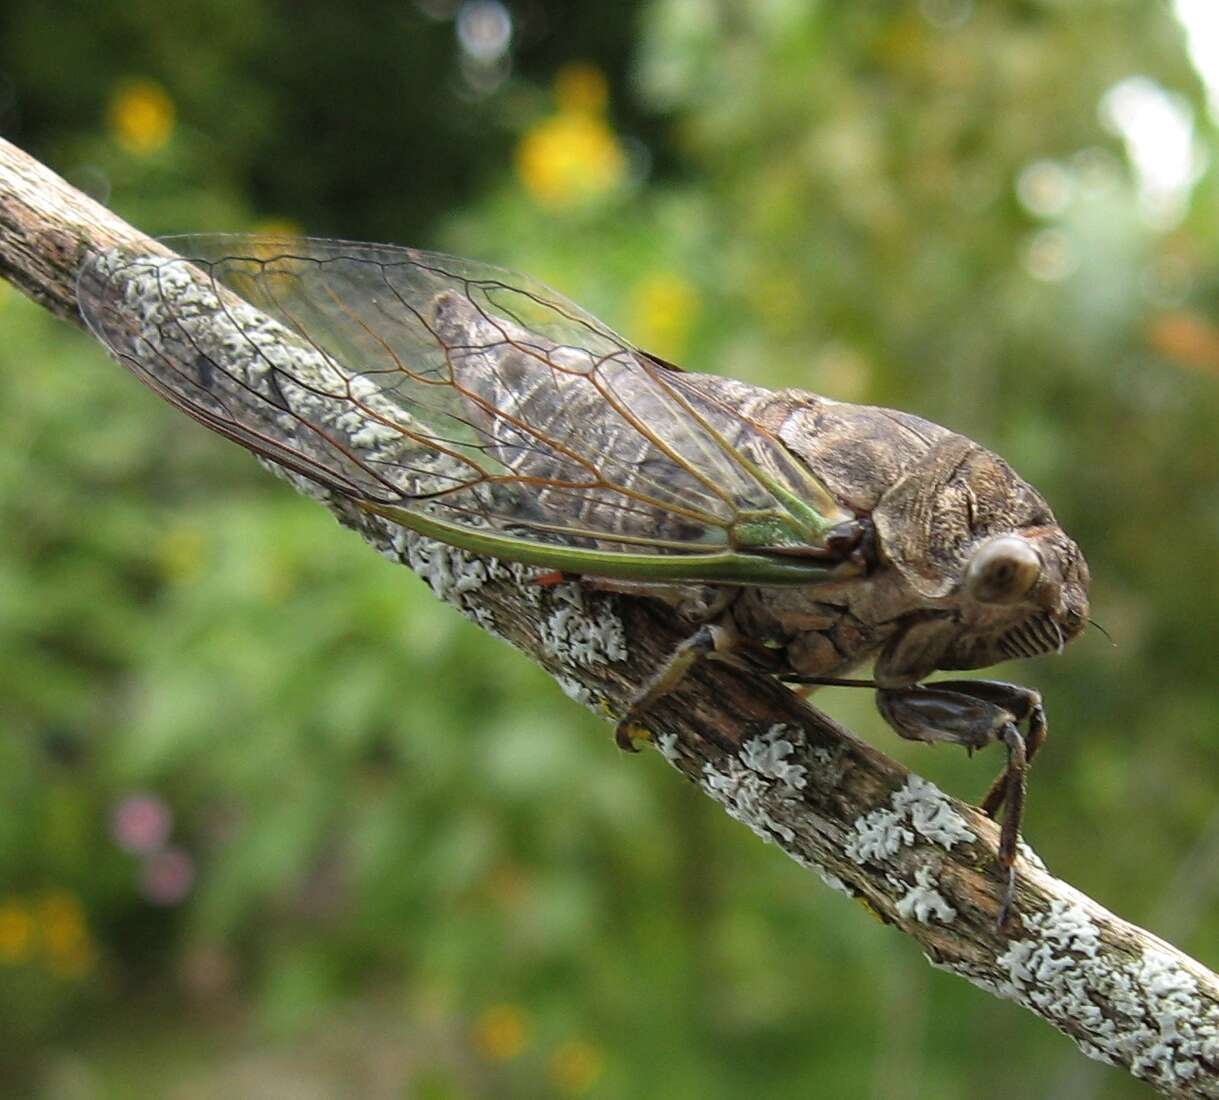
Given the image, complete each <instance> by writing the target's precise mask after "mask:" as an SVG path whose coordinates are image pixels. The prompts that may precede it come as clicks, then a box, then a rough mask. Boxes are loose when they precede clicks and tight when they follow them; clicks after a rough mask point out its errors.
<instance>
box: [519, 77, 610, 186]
mask: <svg viewBox="0 0 1219 1100" xmlns="http://www.w3.org/2000/svg"><path fill="white" fill-rule="evenodd" d="M555 99H556V100H557V102H558V105H559V110H558V113H557V114H554V115H551V116H550V117H549V118H544V119H542V120H541V121H540V122H538V123H537V124H536V125H534V126H533V127H532V128H531V129H530V130H529V131H528V132H527V133H526V134H525V136H524V137H523V138H522V139H521V142H520V144H519V145H518V146H517V150H516V171H517V175H518V176H519V177H520V180H521V183H522V184H523V185H524V187H525V190H526V191H528V192H529V194H530V195H531V196H532V197H533V198H534V200H536V201H537V202H538V203H540V204H541V205H542V206H546V207H550V208H551V209H556V210H561V209H566V208H570V207H575V206H580V205H585V204H588V203H590V202H595V201H596V200H598V199H602V198H604V197H606V196H607V195H609V194H610V193H611V192H612V191H614V190H615V189H616V188H617V187H618V186H619V184H621V183H622V180H623V177H624V176H625V175H626V156H625V154H624V153H623V151H622V146H621V145H620V144H619V143H618V139H617V137H615V135H614V132H613V130H612V129H611V128H610V126H609V124H608V123H607V122H606V120H605V118H604V112H605V106H606V101H607V99H608V91H607V88H606V83H605V77H604V76H602V75H601V73H600V72H599V71H598V70H597V69H595V68H593V67H592V66H591V65H568V66H567V67H566V68H564V69H562V70H561V71H560V73H559V75H558V78H557V79H556V81H555Z"/></svg>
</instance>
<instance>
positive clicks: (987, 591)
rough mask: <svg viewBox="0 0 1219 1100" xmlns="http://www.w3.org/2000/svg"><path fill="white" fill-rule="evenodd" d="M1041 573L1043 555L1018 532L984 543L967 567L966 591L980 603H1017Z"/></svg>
mask: <svg viewBox="0 0 1219 1100" xmlns="http://www.w3.org/2000/svg"><path fill="white" fill-rule="evenodd" d="M1040 576H1041V558H1040V557H1039V556H1038V554H1037V551H1036V550H1034V549H1033V548H1032V547H1031V546H1030V545H1029V544H1028V543H1027V542H1026V541H1025V540H1024V539H1022V538H1020V537H1019V536H1017V535H1000V536H998V537H997V538H993V539H990V540H989V541H988V542H984V543H983V544H982V545H981V546H980V547H978V549H977V550H975V551H974V555H973V557H972V558H970V560H969V565H968V567H967V568H966V570H965V591H966V592H968V593H969V594H970V595H971V596H972V597H973V598H974V599H975V600H977V601H978V602H979V603H1015V602H1016V601H1017V600H1019V599H1021V598H1022V597H1024V596H1025V595H1027V594H1028V592H1029V590H1030V589H1031V588H1032V587H1033V585H1035V584H1036V583H1037V578H1038V577H1040Z"/></svg>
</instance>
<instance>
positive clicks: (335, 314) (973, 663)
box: [79, 237, 1088, 901]
mask: <svg viewBox="0 0 1219 1100" xmlns="http://www.w3.org/2000/svg"><path fill="white" fill-rule="evenodd" d="M169 244H170V246H171V247H172V248H173V249H174V252H170V251H168V249H167V250H166V251H165V252H163V253H154V252H150V251H144V252H142V253H135V252H132V251H131V250H129V249H128V250H112V251H109V252H105V253H102V254H98V255H94V256H92V257H90V259H89V260H88V261H87V263H86V265H85V267H84V269H83V272H82V275H81V278H80V283H79V292H80V303H81V309H82V312H83V313H84V316H85V319H86V321H87V322H88V324H89V326H90V328H91V329H92V330H93V331H94V332H95V333H96V334H97V335H98V336H99V337H100V338H101V339H102V341H103V342H104V343H105V344H106V345H107V346H108V347H109V348H110V350H111V351H112V352H113V353H114V354H115V355H116V356H117V357H118V358H119V359H120V360H121V361H122V362H123V363H125V364H126V365H127V366H129V367H130V368H131V369H132V370H133V371H134V372H135V373H136V374H137V375H138V376H139V377H140V378H141V379H142V380H143V381H144V382H146V383H147V384H148V385H149V386H151V387H152V388H153V389H154V390H155V391H156V392H158V393H159V394H161V395H162V396H163V397H165V398H167V399H168V400H169V401H170V402H172V403H173V404H174V405H176V406H178V407H179V408H180V409H182V410H183V411H185V412H187V413H189V414H190V415H191V416H192V417H194V418H195V419H196V420H198V421H200V422H201V423H202V424H204V425H206V426H207V427H209V428H211V429H213V430H214V431H217V432H219V433H220V434H222V435H225V436H227V437H229V438H230V439H232V440H235V441H236V442H238V443H240V444H242V445H243V446H245V447H247V448H249V449H250V450H252V451H254V452H256V453H257V454H259V455H260V456H262V457H263V458H265V459H268V460H270V461H272V462H274V463H277V464H279V465H280V466H283V467H286V468H287V469H288V470H290V471H292V472H294V473H295V474H296V475H298V476H302V477H304V478H306V479H308V480H309V481H311V482H314V483H316V484H317V485H319V486H322V487H324V488H325V489H326V490H328V491H329V492H330V493H333V494H338V495H340V496H341V497H344V498H346V499H347V500H349V501H350V502H352V503H353V504H355V505H356V506H358V507H359V508H361V509H365V510H367V511H368V512H371V513H374V514H376V515H378V516H381V517H383V518H384V519H386V520H389V521H391V522H392V523H395V524H400V525H402V526H403V527H406V528H410V529H413V530H415V531H416V532H419V533H420V534H422V535H424V536H427V537H430V538H434V539H438V540H441V541H443V542H445V543H449V544H451V545H453V546H456V547H460V548H463V549H465V550H468V551H471V552H474V553H477V554H485V555H492V556H496V557H499V558H502V559H505V560H508V561H515V562H521V563H525V564H532V565H537V566H541V567H543V568H545V569H547V570H550V571H557V572H560V573H562V574H564V575H567V576H573V577H575V576H578V577H581V578H586V579H587V580H588V581H589V583H602V584H606V585H618V586H626V587H628V588H630V589H632V590H635V589H638V590H640V591H644V592H647V593H650V594H653V595H655V596H656V597H657V598H661V599H666V600H669V601H670V602H672V603H674V605H677V606H680V607H682V608H683V609H684V611H685V613H686V614H687V615H688V616H689V617H690V619H691V636H690V639H689V640H688V641H687V642H686V643H685V644H683V645H682V646H681V647H680V649H679V651H678V652H677V653H675V654H674V655H673V657H672V659H671V660H670V661H669V662H668V664H667V665H666V666H665V667H664V668H662V669H660V670H658V671H657V674H656V676H655V678H654V680H653V681H652V683H651V684H649V685H648V686H647V687H646V688H645V689H644V690H643V691H642V692H641V693H640V695H639V696H638V698H637V699H636V700H635V703H634V704H633V705H632V706H631V707H630V708H629V711H628V713H627V714H625V715H624V716H623V722H622V724H621V725H620V727H619V738H620V741H621V742H623V743H624V744H629V736H627V734H628V731H629V728H630V725H631V723H632V722H634V721H635V720H636V719H638V718H639V717H640V716H641V715H643V714H644V713H645V712H646V709H647V707H648V706H649V705H650V704H651V702H652V701H653V700H655V699H656V698H657V697H658V696H660V695H662V694H663V693H665V692H667V691H668V690H670V689H671V688H672V687H673V686H674V685H675V683H676V682H677V681H678V680H679V679H680V678H681V676H682V674H683V672H684V670H685V669H686V668H688V667H689V665H690V663H691V662H692V661H693V660H696V659H698V658H699V657H700V656H714V657H716V658H718V659H722V660H728V661H731V662H735V663H737V664H739V665H742V666H745V667H749V668H756V669H761V670H764V671H766V672H768V673H772V674H774V675H777V676H779V677H781V678H783V679H785V680H787V681H789V682H792V683H798V684H814V685H815V684H833V683H843V684H864V685H867V686H869V687H872V688H875V690H876V698H877V701H878V705H879V709H880V712H881V714H882V715H883V716H884V718H885V719H886V720H887V721H888V723H889V724H890V725H891V726H892V727H893V728H894V729H895V730H896V731H897V733H898V734H900V735H901V736H902V737H906V738H912V739H915V740H921V741H948V742H953V743H956V744H962V745H965V746H967V747H969V748H975V747H981V746H983V745H985V744H988V743H990V742H993V741H999V742H1002V743H1003V744H1004V745H1006V747H1007V752H1008V763H1007V767H1006V768H1005V770H1004V772H1003V773H1002V774H1001V775H1000V776H999V778H998V779H997V780H996V782H995V783H994V785H993V786H992V787H991V789H990V791H989V793H988V794H987V795H986V796H985V798H984V799H983V802H982V806H983V809H984V810H986V812H987V813H989V814H991V815H992V816H994V815H996V814H997V813H998V812H999V811H1000V810H1002V811H1003V828H1002V832H1001V842H1000V857H999V858H1000V861H1001V863H1002V864H1003V866H1004V867H1005V868H1007V869H1008V872H1009V887H1008V891H1009V892H1008V899H1009V901H1010V893H1011V875H1012V867H1013V864H1014V859H1015V853H1016V844H1017V840H1018V830H1019V825H1020V817H1021V811H1022V806H1023V798H1024V777H1025V769H1026V766H1027V764H1028V761H1029V760H1031V758H1032V757H1033V755H1034V754H1035V753H1036V752H1037V750H1038V748H1039V747H1040V746H1041V744H1042V742H1043V740H1044V738H1045V733H1046V724H1045V717H1044V713H1043V710H1042V706H1041V700H1040V697H1039V696H1038V694H1037V693H1036V692H1035V691H1031V690H1029V689H1026V688H1023V687H1018V686H1016V685H1013V684H1008V683H1003V682H999V681H994V680H946V681H945V680H941V681H938V682H935V683H933V684H930V685H925V684H923V682H922V681H923V680H924V679H925V678H926V677H927V676H928V675H930V674H931V673H933V672H936V671H937V670H949V669H976V668H983V667H986V666H989V665H992V664H995V663H997V662H1000V661H1004V660H1007V659H1009V658H1015V657H1031V656H1035V655H1037V654H1041V653H1047V652H1050V651H1053V650H1056V649H1061V648H1062V647H1063V646H1064V645H1065V644H1066V643H1067V642H1069V641H1071V639H1073V638H1074V637H1076V636H1077V635H1078V634H1079V633H1080V632H1081V630H1082V629H1083V627H1084V625H1085V623H1086V621H1087V590H1088V570H1087V566H1086V564H1085V562H1084V559H1083V556H1082V555H1081V554H1080V551H1079V548H1078V547H1077V546H1076V544H1075V543H1074V542H1073V541H1072V540H1071V539H1070V538H1068V537H1067V535H1066V534H1065V533H1064V532H1063V530H1062V529H1061V528H1060V527H1059V525H1058V523H1057V521H1056V520H1055V518H1054V515H1053V513H1052V512H1051V511H1050V509H1049V506H1048V505H1047V504H1046V502H1045V500H1044V499H1043V498H1042V497H1041V495H1040V494H1039V493H1038V492H1037V491H1036V490H1035V489H1033V488H1032V487H1031V486H1030V485H1029V484H1028V483H1027V482H1025V481H1023V480H1021V478H1019V477H1018V476H1017V475H1016V474H1015V473H1014V472H1013V471H1012V469H1011V467H1009V466H1008V465H1007V463H1006V462H1004V461H1003V460H1002V459H1001V458H999V457H997V456H996V455H994V454H992V453H991V452H990V451H987V450H986V449H985V448H983V447H981V446H979V445H978V444H977V443H974V442H973V441H971V440H969V439H966V438H965V437H964V436H961V435H958V434H956V433H955V432H951V431H949V430H948V429H946V428H942V427H940V426H939V425H937V424H933V423H929V422H928V421H926V420H922V419H920V418H918V417H917V416H911V415H909V414H907V413H903V412H896V411H894V410H891V409H883V408H874V407H869V406H862V405H850V404H843V403H840V402H836V401H832V400H829V399H828V398H824V397H819V396H817V395H816V394H812V393H805V392H803V391H800V390H779V391H771V390H766V389H763V388H761V387H760V386H754V385H748V384H746V383H743V382H738V381H734V380H732V379H728V378H719V377H714V376H711V375H706V374H694V373H688V372H686V371H683V370H681V369H679V368H678V367H675V366H674V365H672V364H670V363H667V362H664V361H663V360H661V359H658V358H656V357H655V356H652V355H649V354H648V353H647V352H645V351H642V350H640V349H639V348H636V347H634V346H632V345H631V344H630V343H629V342H627V341H626V340H624V339H622V338H621V337H619V336H618V335H616V334H615V333H614V332H613V331H612V330H610V329H609V328H608V327H606V326H605V325H603V324H602V323H601V322H600V321H598V320H597V319H596V318H594V317H592V316H590V315H589V314H588V313H586V312H584V311H583V310H581V309H579V308H578V307H577V306H575V305H573V304H572V303H571V302H568V301H567V300H565V299H564V298H563V297H561V296H560V295H558V294H556V293H554V292H553V291H551V290H549V289H548V288H546V287H545V286H542V285H541V284H539V283H536V282H534V281H532V280H530V279H527V278H523V277H521V276H518V275H515V274H511V273H509V272H506V271H503V270H500V269H497V268H494V267H489V266H486V265H483V264H479V263H475V262H472V261H470V260H463V259H456V258H453V257H449V256H443V255H438V254H434V253H427V252H418V251H414V250H411V249H406V248H394V247H388V246H373V245H364V244H352V243H346V242H338V241H325V240H291V241H284V240H271V239H266V238H257V237H211V238H206V237H205V238H183V239H180V240H174V241H171V242H169ZM218 318H219V321H220V323H219V324H218V323H217V319H218ZM869 660H871V661H874V673H873V678H872V679H870V680H850V679H847V677H848V676H849V674H850V672H851V671H852V670H853V669H854V668H855V667H856V666H858V665H860V664H861V663H863V662H865V661H869ZM1021 727H1023V730H1024V732H1021Z"/></svg>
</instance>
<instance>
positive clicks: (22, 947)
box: [0, 900, 34, 966]
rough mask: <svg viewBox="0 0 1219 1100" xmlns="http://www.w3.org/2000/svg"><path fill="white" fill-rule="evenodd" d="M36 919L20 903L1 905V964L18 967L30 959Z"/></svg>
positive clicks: (12, 902) (9, 902) (8, 902)
mask: <svg viewBox="0 0 1219 1100" xmlns="http://www.w3.org/2000/svg"><path fill="white" fill-rule="evenodd" d="M33 943H34V918H33V917H32V916H31V915H30V911H29V909H27V908H26V907H25V906H24V905H22V904H21V902H19V901H15V900H14V901H6V902H5V903H4V904H3V905H0V963H4V964H7V965H8V966H16V965H17V964H18V963H21V962H24V961H25V960H26V959H28V958H29V957H30V950H31V948H32V947H33Z"/></svg>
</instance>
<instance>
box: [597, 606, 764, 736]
mask: <svg viewBox="0 0 1219 1100" xmlns="http://www.w3.org/2000/svg"><path fill="white" fill-rule="evenodd" d="M739 646H740V634H739V632H738V631H737V629H736V624H735V623H733V622H732V620H731V617H730V616H728V615H725V614H721V615H720V616H719V618H718V619H717V621H716V622H713V623H704V624H703V625H702V626H700V627H699V628H698V629H697V630H696V631H695V632H694V633H693V634H691V635H690V636H689V637H688V638H686V639H685V640H684V641H682V642H681V643H680V644H679V645H678V646H677V648H676V649H674V650H673V652H672V653H671V654H669V656H668V657H667V658H666V659H665V662H664V664H662V665H661V666H660V668H658V669H657V670H656V672H655V673H653V675H652V676H651V677H650V678H649V679H648V681H647V682H646V683H645V684H644V685H643V686H642V687H641V688H640V689H639V691H638V692H637V693H636V694H635V696H634V698H633V699H631V701H630V703H629V704H628V705H627V709H626V713H625V714H624V715H623V716H622V718H621V719H620V720H619V722H618V726H617V728H616V729H615V731H614V740H615V741H616V742H617V743H618V747H619V748H620V749H623V750H624V751H626V752H638V751H639V750H638V745H637V744H636V742H638V741H650V740H651V739H652V734H651V732H650V731H649V730H647V729H646V728H644V727H643V726H641V725H640V720H641V719H642V718H643V716H644V715H645V714H646V713H647V712H648V710H650V709H651V708H652V707H653V706H654V705H655V704H656V702H657V701H658V700H660V699H663V698H664V697H665V696H666V695H668V694H669V693H670V692H671V691H673V690H674V689H675V688H676V687H677V686H678V685H679V684H680V683H681V682H682V681H683V680H684V679H685V678H686V676H687V675H688V674H689V672H690V670H691V669H692V668H693V667H694V666H695V665H696V664H698V662H699V661H703V660H713V661H723V662H724V663H725V664H731V665H735V666H736V667H738V668H742V669H750V668H752V667H753V666H752V665H751V664H750V662H749V661H747V660H746V659H745V658H744V657H743V656H742V655H741V653H740V651H739Z"/></svg>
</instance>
